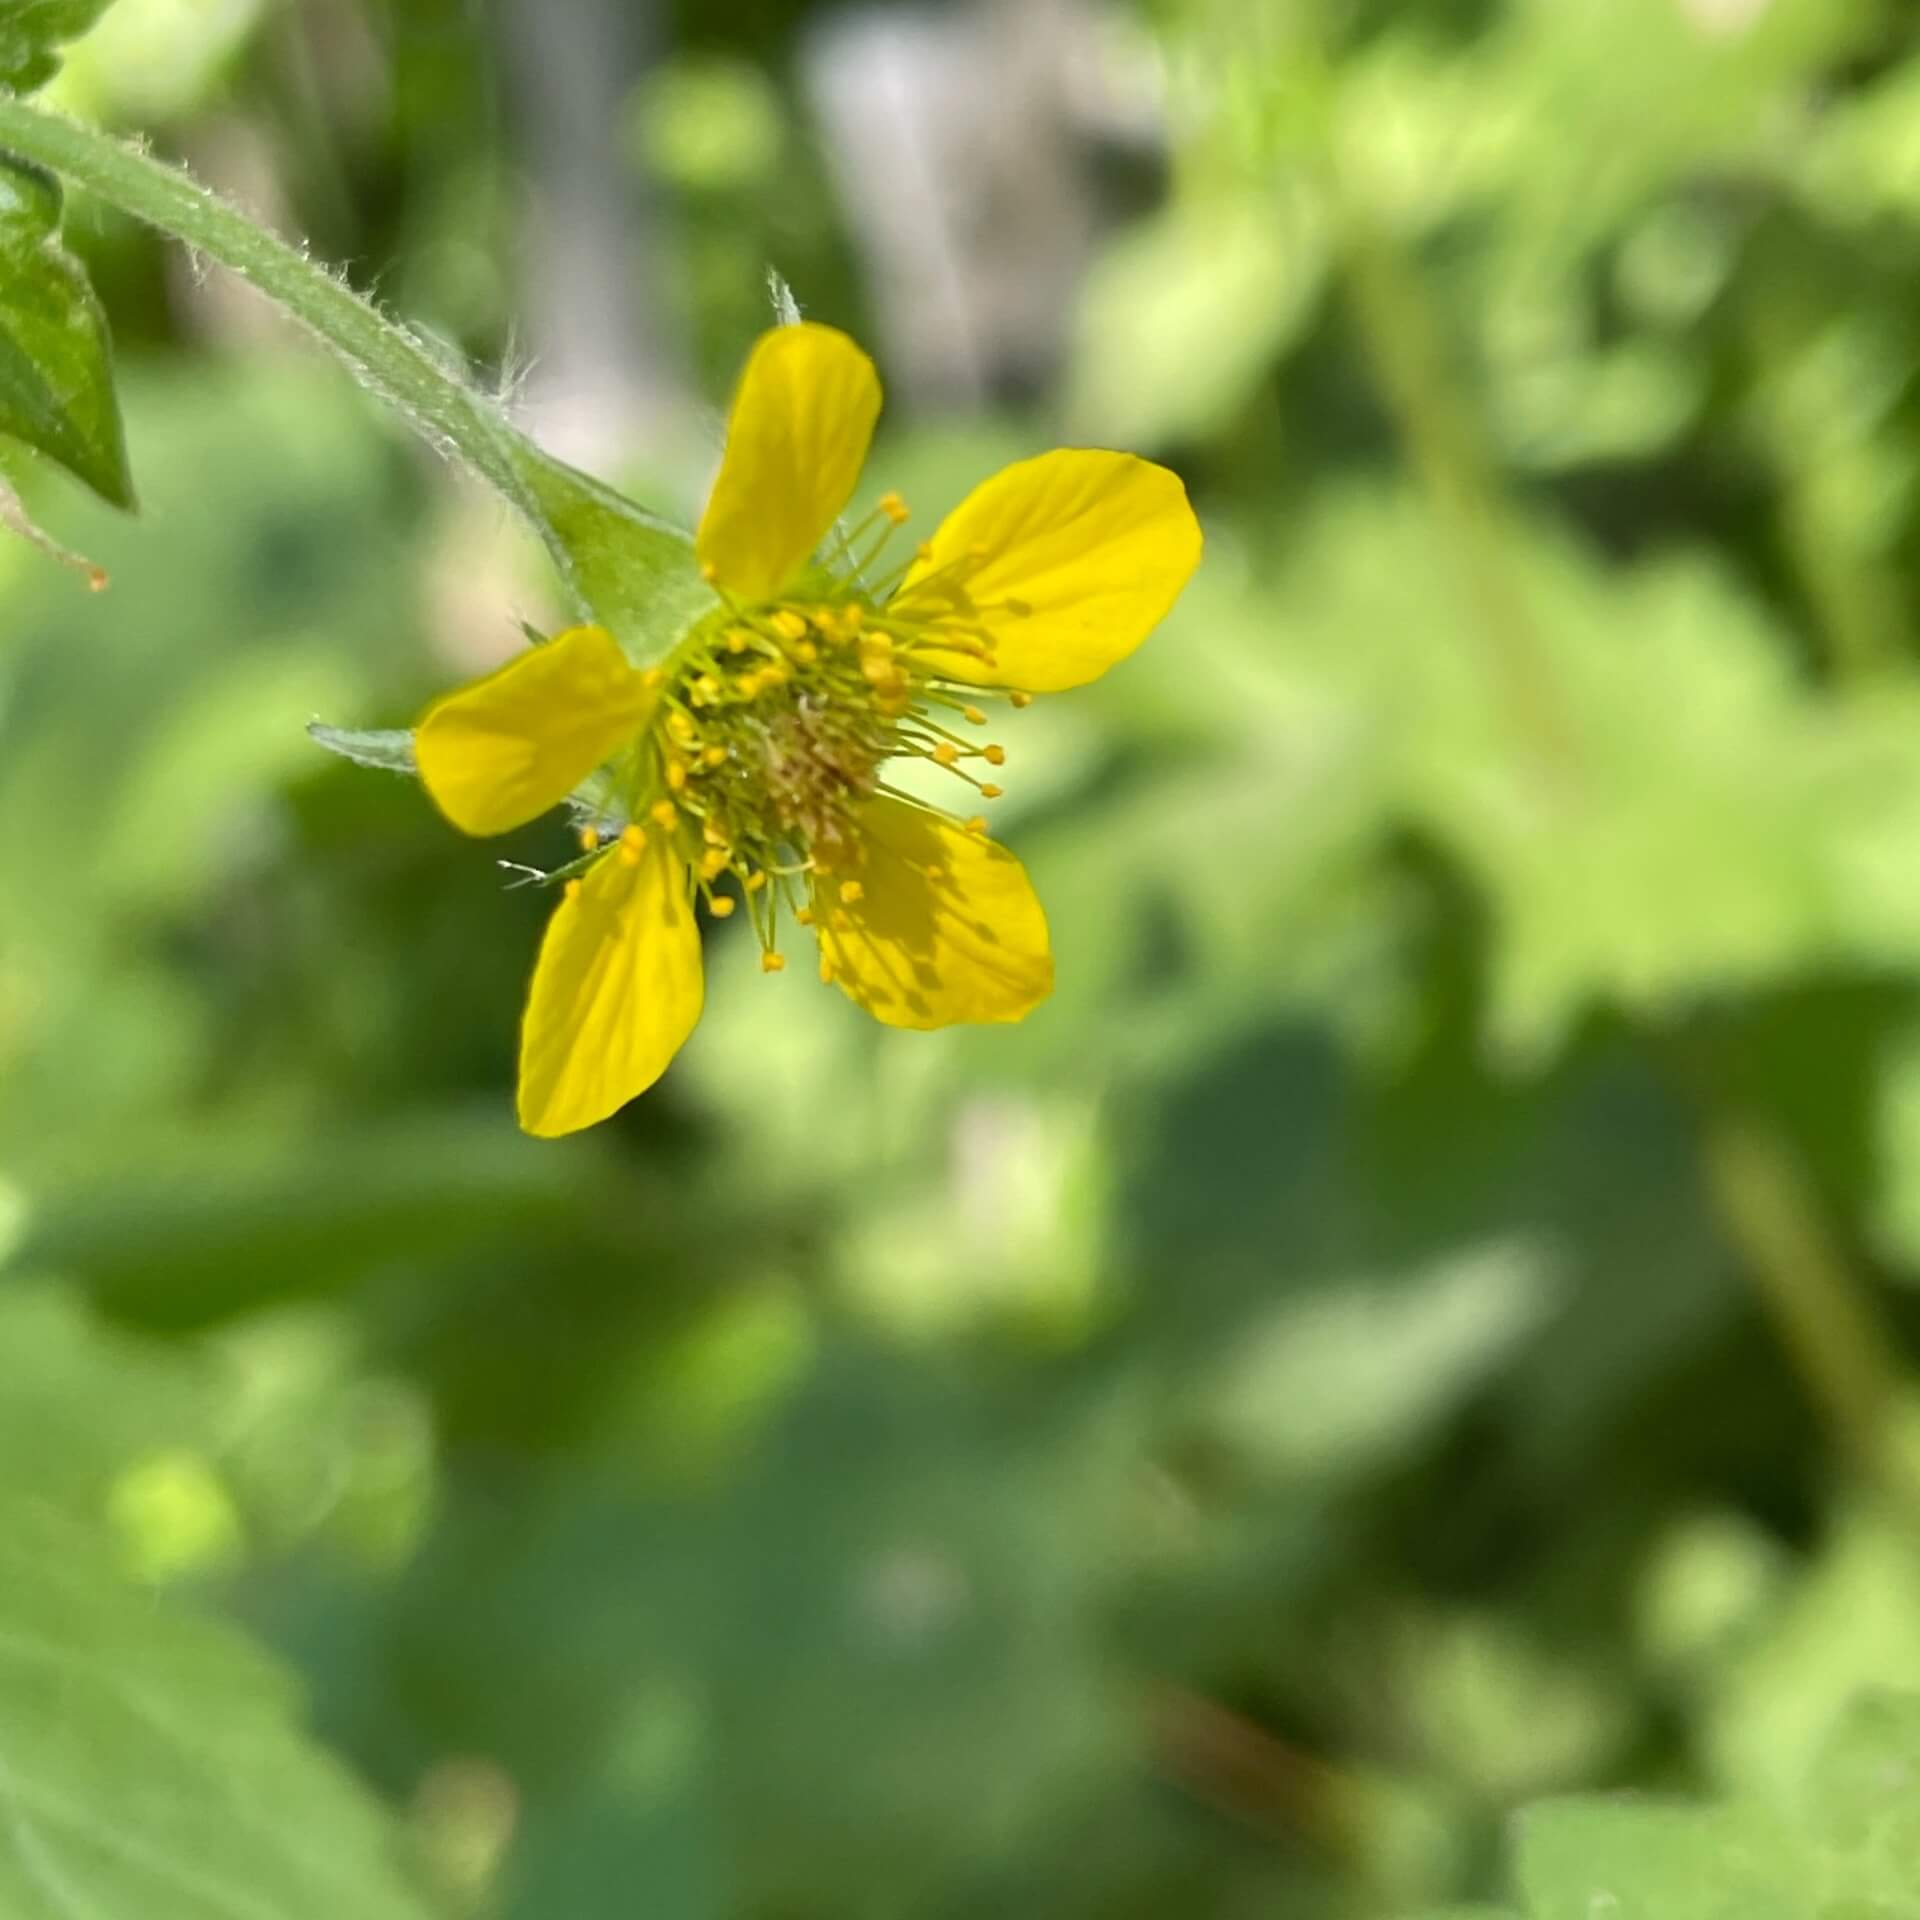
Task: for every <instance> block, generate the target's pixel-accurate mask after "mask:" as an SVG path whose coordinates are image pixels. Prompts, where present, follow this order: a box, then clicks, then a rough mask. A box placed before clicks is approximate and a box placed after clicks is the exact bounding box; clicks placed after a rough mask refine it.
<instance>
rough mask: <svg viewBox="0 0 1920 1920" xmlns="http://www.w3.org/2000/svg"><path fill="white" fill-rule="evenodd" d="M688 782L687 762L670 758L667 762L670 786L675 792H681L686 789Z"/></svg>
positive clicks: (668, 783)
mask: <svg viewBox="0 0 1920 1920" xmlns="http://www.w3.org/2000/svg"><path fill="white" fill-rule="evenodd" d="M686 784H687V767H686V762H685V761H684V760H669V761H668V762H667V785H668V786H670V787H671V788H672V789H673V790H674V792H675V793H681V792H684V791H685V789H686Z"/></svg>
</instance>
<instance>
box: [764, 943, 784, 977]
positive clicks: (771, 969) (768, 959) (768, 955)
mask: <svg viewBox="0 0 1920 1920" xmlns="http://www.w3.org/2000/svg"><path fill="white" fill-rule="evenodd" d="M786 968H787V957H786V955H785V954H783V953H775V952H774V951H773V949H772V948H771V947H769V948H768V949H767V950H766V952H765V953H763V954H762V955H761V956H760V971H761V972H762V973H784V972H785V971H786Z"/></svg>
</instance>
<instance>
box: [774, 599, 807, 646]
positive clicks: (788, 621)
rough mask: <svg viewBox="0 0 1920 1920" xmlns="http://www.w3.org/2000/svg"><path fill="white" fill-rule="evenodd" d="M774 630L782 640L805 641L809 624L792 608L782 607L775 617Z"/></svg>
mask: <svg viewBox="0 0 1920 1920" xmlns="http://www.w3.org/2000/svg"><path fill="white" fill-rule="evenodd" d="M773 630H774V632H775V633H777V634H778V635H779V636H780V638H781V639H782V640H804V639H805V638H806V637H807V623H806V621H805V620H803V619H802V618H801V617H800V615H799V614H797V613H795V612H794V611H793V609H792V608H791V607H782V608H780V610H779V611H778V612H777V613H775V615H774V616H773Z"/></svg>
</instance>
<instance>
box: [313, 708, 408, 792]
mask: <svg viewBox="0 0 1920 1920" xmlns="http://www.w3.org/2000/svg"><path fill="white" fill-rule="evenodd" d="M307 734H308V737H309V738H310V739H311V740H312V741H313V742H314V744H315V745H316V746H321V747H325V748H326V750H327V751H328V752H329V753H337V754H338V755H339V756H340V757H341V759H343V760H351V761H352V762H353V763H354V765H355V766H357V767H377V768H379V769H380V771H381V772H383V773H408V774H412V775H413V776H414V778H415V779H418V778H419V776H420V769H419V767H418V765H416V764H415V761H414V757H413V733H412V731H411V729H409V728H407V727H379V728H369V729H361V728H356V727H329V726H323V725H322V724H321V723H320V722H319V721H318V720H314V721H311V722H309V723H308V726H307Z"/></svg>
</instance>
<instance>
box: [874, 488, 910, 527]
mask: <svg viewBox="0 0 1920 1920" xmlns="http://www.w3.org/2000/svg"><path fill="white" fill-rule="evenodd" d="M880 511H881V512H882V513H884V514H885V515H886V516H887V518H888V519H889V520H891V521H892V522H893V524H894V525H895V526H896V527H904V526H905V525H906V524H907V522H908V521H909V520H910V519H912V518H913V510H912V508H910V507H909V506H908V505H907V503H906V502H905V501H904V500H903V499H901V497H900V496H899V495H898V494H897V493H892V492H888V493H883V494H882V495H881V496H880Z"/></svg>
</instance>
